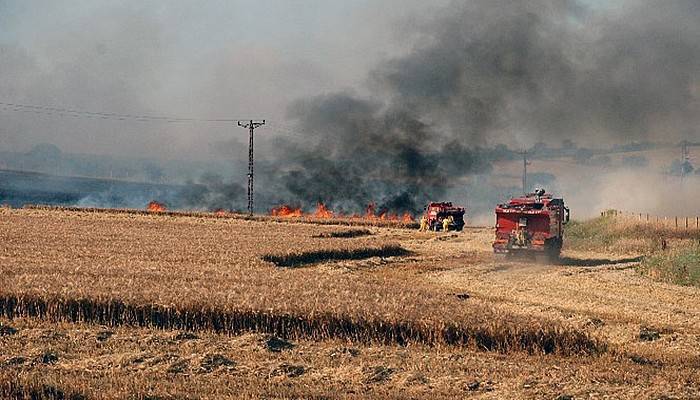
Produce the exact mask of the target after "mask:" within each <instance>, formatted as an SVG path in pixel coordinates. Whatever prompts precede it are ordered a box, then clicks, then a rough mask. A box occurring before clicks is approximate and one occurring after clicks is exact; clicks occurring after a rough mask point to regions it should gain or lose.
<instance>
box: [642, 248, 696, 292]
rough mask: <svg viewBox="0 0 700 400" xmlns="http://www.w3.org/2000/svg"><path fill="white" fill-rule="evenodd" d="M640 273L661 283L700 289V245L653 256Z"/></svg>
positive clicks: (647, 260) (648, 259)
mask: <svg viewBox="0 0 700 400" xmlns="http://www.w3.org/2000/svg"><path fill="white" fill-rule="evenodd" d="M638 271H639V272H640V273H641V274H643V275H646V276H649V277H651V278H654V279H657V280H660V281H664V282H669V283H675V284H677V285H685V286H698V287H700V245H698V244H696V243H694V244H691V245H686V246H682V247H678V248H674V249H672V250H670V251H668V252H662V253H656V254H654V255H651V256H649V257H647V258H645V259H644V261H643V262H642V263H641V264H640V265H639V267H638Z"/></svg>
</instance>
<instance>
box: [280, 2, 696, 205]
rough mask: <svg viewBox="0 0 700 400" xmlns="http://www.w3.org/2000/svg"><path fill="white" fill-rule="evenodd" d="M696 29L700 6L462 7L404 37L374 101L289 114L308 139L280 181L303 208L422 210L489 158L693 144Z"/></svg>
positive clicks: (298, 108)
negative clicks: (566, 148)
mask: <svg viewBox="0 0 700 400" xmlns="http://www.w3.org/2000/svg"><path fill="white" fill-rule="evenodd" d="M699 20H700V3H698V2H697V1H695V0H678V1H673V2H665V1H660V0H657V1H638V2H637V1H632V2H627V3H625V5H624V6H621V7H620V9H616V10H600V9H590V8H587V7H586V6H585V5H584V4H583V3H580V2H578V1H575V0H556V1H551V0H533V1H527V2H516V1H510V0H471V1H455V2H454V3H452V4H451V6H450V7H448V8H447V9H445V10H442V11H441V12H439V13H438V14H437V15H435V16H434V17H431V18H428V19H427V20H425V21H420V20H419V21H420V23H418V24H413V25H412V26H411V27H410V28H404V32H403V33H404V36H403V37H405V38H406V39H407V40H412V41H414V43H415V44H414V46H413V48H412V50H411V51H410V52H408V54H406V55H403V56H400V57H396V58H393V59H390V60H387V61H386V62H384V63H382V64H381V65H379V66H377V67H376V68H375V69H374V70H373V71H372V72H371V73H370V75H369V78H368V82H369V85H368V86H369V87H370V90H369V94H368V95H366V96H361V95H356V94H352V93H348V92H338V93H331V94H323V95H320V96H317V97H314V98H310V99H302V100H299V101H297V102H295V103H294V104H292V105H291V106H290V108H289V116H290V118H292V119H293V120H295V121H296V122H297V128H298V130H299V131H300V132H302V133H303V135H304V137H303V139H302V140H300V141H296V142H292V143H286V144H284V145H281V146H280V148H281V149H282V150H283V151H282V152H281V153H282V154H281V165H283V167H281V168H282V169H283V170H285V171H286V174H285V175H284V176H283V177H282V180H283V182H285V186H286V189H287V190H288V191H289V193H290V195H291V197H292V198H293V199H296V200H299V201H302V202H312V201H316V200H322V201H326V202H329V203H331V204H337V205H341V206H342V207H349V208H353V207H355V208H357V207H361V206H362V205H363V204H366V203H367V202H369V201H378V202H379V204H381V205H382V206H384V207H387V208H390V207H391V208H394V209H396V210H398V211H401V210H408V211H417V210H419V209H420V207H421V206H422V205H423V204H424V203H425V202H426V201H427V200H429V199H436V200H437V199H442V198H444V197H445V196H446V195H447V194H448V193H449V192H450V190H451V188H455V187H457V186H459V185H461V184H462V182H463V179H464V178H465V177H468V176H470V175H472V174H475V173H483V172H488V171H489V170H490V168H491V165H490V162H491V161H493V159H494V157H493V152H489V151H484V148H483V147H482V146H487V147H488V146H493V145H494V144H496V143H506V144H508V145H509V146H510V147H511V148H529V147H531V146H532V145H533V144H534V143H535V142H537V141H545V142H551V141H555V142H556V143H557V144H559V143H561V142H562V140H564V139H572V138H574V139H576V140H577V141H578V142H583V143H586V142H590V143H592V144H598V143H605V144H611V143H619V142H621V141H630V140H654V139H656V140H658V139H660V138H664V139H665V138H668V137H688V136H689V135H691V134H697V132H695V131H693V129H696V128H695V127H697V126H698V125H700V124H699V122H700V112H699V111H700V103H699V101H698V97H700V24H697V21H699ZM416 26H417V28H415V27H416Z"/></svg>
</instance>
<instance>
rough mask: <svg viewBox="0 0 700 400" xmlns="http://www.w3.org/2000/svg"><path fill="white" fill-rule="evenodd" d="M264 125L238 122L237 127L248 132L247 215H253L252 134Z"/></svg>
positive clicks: (257, 122) (259, 122)
mask: <svg viewBox="0 0 700 400" xmlns="http://www.w3.org/2000/svg"><path fill="white" fill-rule="evenodd" d="M263 125H265V120H262V121H254V120H252V119H251V120H250V121H238V126H240V127H241V128H244V129H248V130H249V132H250V137H249V142H248V215H253V178H254V168H253V167H254V162H255V160H254V157H253V134H254V132H255V129H257V128H259V127H261V126H263Z"/></svg>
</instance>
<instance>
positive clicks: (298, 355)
mask: <svg viewBox="0 0 700 400" xmlns="http://www.w3.org/2000/svg"><path fill="white" fill-rule="evenodd" d="M305 222H309V221H301V220H299V221H283V220H262V219H261V220H246V219H241V218H209V217H205V216H202V215H197V214H191V215H184V214H183V215H178V214H158V213H152V214H147V213H117V212H84V211H79V210H59V209H22V210H13V209H2V210H1V211H0V260H1V264H0V279H1V281H0V315H1V316H2V317H0V318H1V319H0V322H1V323H2V327H0V381H1V382H2V384H0V393H2V395H3V396H4V397H10V398H76V399H77V398H88V399H92V398H98V399H101V398H137V399H141V398H178V399H180V398H183V399H190V398H191V399H218V398H261V397H262V398H337V397H340V398H367V397H374V398H407V397H411V398H464V397H467V398H494V399H496V398H551V399H556V398H560V399H565V398H642V399H645V398H649V399H659V398H698V397H700V384H698V383H696V382H700V372H698V367H700V350H698V349H699V348H700V346H699V345H700V317H698V315H700V302H699V301H698V300H700V290H698V289H697V288H695V287H682V286H676V285H673V284H670V283H663V282H657V281H655V280H653V279H652V278H650V277H647V276H645V275H641V274H639V273H638V271H637V270H636V266H637V265H638V264H639V263H640V260H641V258H640V256H642V255H643V254H641V253H640V251H641V250H640V249H642V250H643V249H645V247H644V246H642V245H640V246H636V247H635V246H632V247H629V246H617V247H615V246H614V244H613V245H610V246H597V247H595V246H593V244H595V243H594V242H592V241H590V240H588V239H586V238H585V237H583V236H582V238H580V239H578V242H577V241H575V240H572V242H571V246H570V247H571V249H572V250H567V247H566V246H565V254H564V258H563V260H562V263H561V264H560V265H537V264H532V263H530V262H526V261H517V260H516V261H512V260H496V259H494V258H493V256H492V254H491V252H490V241H491V236H492V230H491V229H489V228H471V229H466V230H465V231H464V232H459V233H443V234H436V233H432V232H431V233H419V232H417V231H415V230H408V229H402V228H398V227H397V228H391V227H386V226H381V227H362V229H359V228H356V227H350V226H336V225H330V224H323V225H319V224H310V223H305ZM679 240H681V239H679ZM650 243H651V242H650ZM591 246H593V247H595V248H593V249H591ZM649 246H653V244H649ZM567 396H568V397H567Z"/></svg>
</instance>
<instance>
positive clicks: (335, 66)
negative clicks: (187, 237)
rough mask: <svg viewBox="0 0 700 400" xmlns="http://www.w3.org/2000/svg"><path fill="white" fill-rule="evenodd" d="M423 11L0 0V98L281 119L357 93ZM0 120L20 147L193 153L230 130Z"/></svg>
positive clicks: (409, 4) (311, 4)
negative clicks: (302, 107) (302, 101)
mask: <svg viewBox="0 0 700 400" xmlns="http://www.w3.org/2000/svg"><path fill="white" fill-rule="evenodd" d="M445 3H447V0H440V1H434V2H431V6H430V8H432V7H437V6H439V5H440V4H445ZM424 4H425V2H423V1H419V0H392V1H382V2H378V1H371V0H351V1H327V0H306V1H301V0H296V1H295V0H264V1H258V0H236V1H230V0H227V1H224V0H212V1H207V2H194V1H167V2H166V1H96V0H72V1H64V2H57V1H31V0H21V1H8V0H0V101H2V102H16V103H25V104H39V105H51V106H59V107H68V108H78V109H86V110H91V111H107V112H118V113H136V114H140V113H152V114H166V115H181V116H195V117H216V118H247V117H254V118H267V119H268V120H271V121H272V122H283V120H284V114H285V113H284V110H285V108H286V106H287V104H288V102H289V101H291V100H293V99H295V98H298V97H304V96H309V95H314V94H318V93H323V92H325V91H333V90H339V89H350V88H352V89H353V90H363V87H364V85H365V79H366V76H367V71H368V70H369V69H370V68H371V67H372V66H373V65H374V64H376V63H377V62H378V60H380V59H383V58H387V57H389V56H391V55H393V54H397V53H399V52H401V51H402V50H403V49H402V40H401V38H400V37H398V36H397V33H396V32H397V25H400V24H405V23H406V21H407V20H408V19H409V18H410V16H412V15H420V14H421V13H423V12H427V11H429V8H426V7H425V6H424ZM0 118H3V119H4V123H2V124H0V134H1V135H2V136H1V137H0V145H2V147H3V148H7V149H20V150H23V149H27V148H28V147H29V146H31V145H33V144H35V143H37V142H43V141H47V142H53V143H56V144H58V145H59V146H60V147H61V148H63V149H64V150H65V151H87V152H93V151H94V152H97V153H111V152H113V151H117V152H120V153H128V154H136V155H151V153H156V154H155V155H157V156H164V157H182V156H194V157H195V158H199V157H202V156H207V155H208V154H209V152H210V148H209V147H210V146H209V145H210V144H212V143H214V144H215V143H217V142H218V141H221V140H225V139H226V138H228V137H230V135H232V134H233V133H232V132H231V131H232V129H231V128H230V127H226V126H221V125H220V124H218V125H217V124H211V125H207V124H204V125H202V124H198V125H186V126H172V124H170V125H159V124H143V123H124V122H110V121H97V122H94V121H82V120H78V119H75V118H53V117H49V116H41V115H36V114H26V113H25V114H17V113H14V115H13V114H12V113H8V112H7V111H2V110H0ZM271 127H272V125H271ZM268 131H273V129H272V128H269V129H268ZM203 139H204V140H203ZM125 142H126V143H125ZM164 143H165V145H164Z"/></svg>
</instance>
